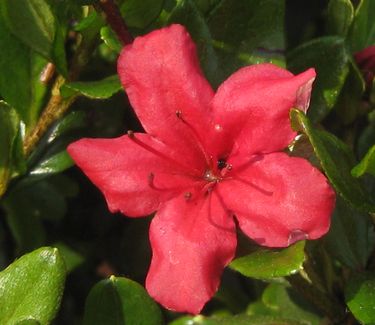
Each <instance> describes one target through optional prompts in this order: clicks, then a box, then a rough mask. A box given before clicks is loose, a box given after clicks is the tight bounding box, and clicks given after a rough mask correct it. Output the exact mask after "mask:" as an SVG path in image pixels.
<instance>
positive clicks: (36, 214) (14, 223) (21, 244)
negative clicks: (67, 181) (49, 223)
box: [2, 181, 66, 252]
mask: <svg viewBox="0 0 375 325" xmlns="http://www.w3.org/2000/svg"><path fill="white" fill-rule="evenodd" d="M2 204H3V207H4V209H5V211H6V212H7V214H6V220H7V223H8V225H9V228H10V230H11V233H12V235H13V237H14V238H15V240H16V243H17V246H18V250H19V251H21V252H25V251H28V250H30V249H34V248H37V247H40V246H41V245H43V244H44V243H45V240H46V233H45V229H44V227H43V224H42V219H47V220H53V221H55V220H59V219H61V218H62V217H63V216H64V214H65V211H66V203H65V200H64V197H63V196H62V194H61V193H60V192H59V191H58V190H57V189H56V188H55V187H54V186H52V185H51V184H49V183H48V182H47V181H41V182H36V183H31V184H26V185H24V186H23V185H22V183H20V184H19V186H18V187H15V188H14V189H13V190H12V191H10V192H9V193H8V195H7V196H6V198H4V200H3V202H2Z"/></svg>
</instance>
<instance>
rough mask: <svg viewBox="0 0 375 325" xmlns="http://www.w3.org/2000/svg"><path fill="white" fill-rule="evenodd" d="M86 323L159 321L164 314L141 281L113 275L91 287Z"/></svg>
mask: <svg viewBox="0 0 375 325" xmlns="http://www.w3.org/2000/svg"><path fill="white" fill-rule="evenodd" d="M83 324H84V325H102V324H112V325H123V324H126V325H159V324H162V315H161V312H160V310H159V308H158V306H157V305H156V303H155V302H154V301H153V300H152V299H151V298H150V297H149V296H148V294H147V293H146V291H145V289H144V288H143V287H142V286H141V285H140V284H138V283H136V282H134V281H132V280H129V279H126V278H119V277H118V278H117V277H115V276H111V277H110V278H109V279H107V280H102V281H100V282H99V283H97V284H96V285H95V286H94V287H93V288H92V290H91V291H90V293H89V296H88V297H87V300H86V306H85V314H84V319H83Z"/></svg>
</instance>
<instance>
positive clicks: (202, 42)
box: [168, 0, 221, 87]
mask: <svg viewBox="0 0 375 325" xmlns="http://www.w3.org/2000/svg"><path fill="white" fill-rule="evenodd" d="M170 23H180V24H182V25H184V26H185V27H186V28H187V29H188V30H189V33H190V35H191V36H192V38H193V39H194V41H195V43H196V44H197V47H198V52H199V60H200V64H201V67H202V68H203V71H204V73H205V75H206V77H207V79H208V80H209V81H210V83H211V85H213V86H214V87H216V86H218V85H219V84H220V83H221V80H220V79H219V78H218V71H219V66H218V60H217V56H216V53H215V51H214V48H213V46H212V38H211V34H210V31H209V29H208V26H207V23H206V21H205V20H204V17H203V16H202V14H201V13H200V12H199V10H198V9H197V8H196V6H195V4H194V2H193V1H192V0H185V1H181V2H178V3H177V5H176V7H175V8H174V10H173V11H172V12H171V15H170V16H169V20H168V24H170Z"/></svg>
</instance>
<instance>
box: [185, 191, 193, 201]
mask: <svg viewBox="0 0 375 325" xmlns="http://www.w3.org/2000/svg"><path fill="white" fill-rule="evenodd" d="M192 196H193V195H192V194H191V192H185V193H184V198H185V200H186V201H188V200H190V199H191V197H192Z"/></svg>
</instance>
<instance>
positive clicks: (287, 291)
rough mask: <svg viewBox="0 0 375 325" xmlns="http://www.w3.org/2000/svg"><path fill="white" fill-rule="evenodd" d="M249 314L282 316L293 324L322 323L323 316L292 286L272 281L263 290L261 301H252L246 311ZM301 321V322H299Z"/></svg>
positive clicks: (316, 324)
mask: <svg viewBox="0 0 375 325" xmlns="http://www.w3.org/2000/svg"><path fill="white" fill-rule="evenodd" d="M246 313H247V314H249V315H254V316H255V315H257V316H269V317H280V318H283V319H288V320H290V321H291V322H292V323H293V324H294V323H297V324H309V325H319V324H321V317H320V316H319V315H318V314H317V312H316V310H314V308H312V306H311V305H309V304H308V303H307V302H306V301H305V300H304V299H303V298H302V297H300V296H299V295H298V294H297V293H296V292H295V291H294V290H293V289H292V288H291V287H288V286H285V285H284V284H281V283H271V284H269V285H268V286H267V288H266V289H265V290H264V291H263V294H262V298H261V300H260V301H257V302H253V303H251V304H250V305H249V306H248V308H247V311H246ZM299 322H301V323H299Z"/></svg>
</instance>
